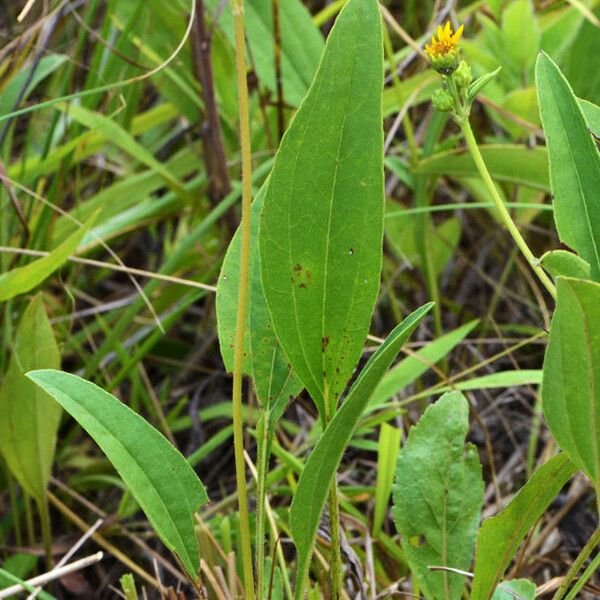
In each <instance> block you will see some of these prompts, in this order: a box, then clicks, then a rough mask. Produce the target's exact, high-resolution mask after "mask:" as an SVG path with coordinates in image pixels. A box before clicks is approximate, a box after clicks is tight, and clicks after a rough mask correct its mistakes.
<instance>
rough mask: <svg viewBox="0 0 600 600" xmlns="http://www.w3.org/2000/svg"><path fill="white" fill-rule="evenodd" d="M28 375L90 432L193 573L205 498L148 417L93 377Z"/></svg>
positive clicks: (47, 373) (196, 566)
mask: <svg viewBox="0 0 600 600" xmlns="http://www.w3.org/2000/svg"><path fill="white" fill-rule="evenodd" d="M27 376H28V377H29V379H31V380H32V381H33V382H34V383H36V384H37V385H38V386H39V387H40V388H42V389H43V390H45V391H46V392H47V393H49V394H50V395H51V396H52V397H53V398H54V399H55V400H56V401H57V402H58V403H59V404H61V405H62V407H63V408H64V409H65V410H66V411H67V412H68V413H69V414H70V415H71V416H72V417H73V418H74V419H75V420H76V421H77V422H78V423H79V424H80V425H81V426H82V427H83V428H84V429H85V430H86V431H87V432H88V433H89V435H90V436H91V437H92V438H94V440H95V441H96V443H97V444H98V445H99V446H100V448H101V449H102V450H103V451H104V453H105V454H106V456H107V457H108V459H109V460H110V461H111V462H112V464H113V465H114V467H115V469H116V470H117V471H118V472H119V475H121V477H122V478H123V481H124V482H125V483H126V485H127V486H128V487H129V489H130V490H131V493H132V494H133V496H134V497H135V499H136V500H137V501H138V503H139V505H140V506H141V507H142V510H143V511H144V512H145V513H146V516H147V517H148V519H149V521H150V522H151V523H152V525H153V526H154V529H156V532H157V534H158V535H159V537H160V538H161V539H162V541H163V542H164V544H165V545H166V546H167V548H169V549H170V550H172V551H173V552H175V554H177V556H178V557H179V559H180V560H181V562H182V564H183V565H184V567H185V569H186V570H187V572H188V574H189V575H190V577H191V578H192V579H196V577H197V575H198V569H199V556H198V544H197V541H196V535H195V533H194V512H196V510H198V508H199V507H200V506H202V504H204V503H206V502H207V501H208V498H207V496H206V492H205V491H204V486H203V485H202V483H201V482H200V480H199V479H198V477H197V475H196V473H194V471H193V469H192V468H191V467H190V465H189V464H188V463H187V461H186V460H185V458H184V457H183V456H182V455H181V454H180V453H179V452H178V451H177V450H176V449H175V448H174V447H173V446H172V445H171V444H170V443H169V442H168V441H167V440H166V439H165V437H163V435H162V434H161V433H159V432H158V431H157V430H156V429H154V428H153V427H152V426H151V425H150V424H149V423H148V422H147V421H145V420H144V419H143V418H142V417H140V416H139V415H138V414H136V413H134V412H133V411H132V410H131V409H130V408H129V407H128V406H126V405H125V404H123V403H122V402H120V401H119V400H117V399H116V398H115V397H114V396H112V395H111V394H109V393H108V392H105V391H104V390H103V389H101V388H99V387H98V386H96V385H94V384H93V383H90V382H89V381H86V380H84V379H81V378H80V377H76V376H75V375H71V374H69V373H63V372H61V371H53V370H42V371H32V372H30V373H28V374H27Z"/></svg>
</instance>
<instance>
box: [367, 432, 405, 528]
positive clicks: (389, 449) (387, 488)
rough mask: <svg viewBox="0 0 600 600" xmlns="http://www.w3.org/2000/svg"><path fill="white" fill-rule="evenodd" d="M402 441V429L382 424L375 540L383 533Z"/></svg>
mask: <svg viewBox="0 0 600 600" xmlns="http://www.w3.org/2000/svg"><path fill="white" fill-rule="evenodd" d="M401 439H402V430H401V429H398V428H397V427H392V426H391V425H389V424H388V423H382V424H381V428H380V429H379V441H378V443H377V483H376V484H375V514H374V515H373V537H374V538H375V539H377V537H378V535H379V533H380V532H381V526H382V525H383V519H384V517H385V514H386V512H387V507H388V502H389V499H390V494H391V493H392V484H393V483H394V473H395V471H396V459H397V458H398V452H400V440H401Z"/></svg>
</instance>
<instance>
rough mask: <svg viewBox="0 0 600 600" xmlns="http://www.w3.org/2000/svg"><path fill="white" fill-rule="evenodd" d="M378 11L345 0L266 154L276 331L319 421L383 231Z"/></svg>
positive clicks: (348, 371)
mask: <svg viewBox="0 0 600 600" xmlns="http://www.w3.org/2000/svg"><path fill="white" fill-rule="evenodd" d="M382 85H383V53H382V31H381V17H380V14H379V9H378V5H377V2H375V0H350V1H349V2H348V3H347V4H346V5H345V6H344V8H343V10H342V12H341V13H340V15H339V16H338V18H337V20H336V23H335V25H334V27H333V29H332V31H331V33H330V35H329V38H328V41H327V45H326V48H325V52H324V54H323V58H322V60H321V63H320V66H319V69H318V72H317V75H316V76H315V80H314V82H313V84H312V86H311V88H310V90H309V92H308V95H307V96H306V98H305V100H304V101H303V103H302V105H301V107H300V109H299V110H298V112H297V114H296V116H295V118H294V120H293V122H292V124H291V125H290V127H289V129H288V131H287V133H286V135H285V137H284V139H283V141H282V143H281V147H280V149H279V152H278V154H277V156H276V158H275V165H274V167H273V171H272V173H271V178H270V181H269V183H268V187H267V191H266V196H265V200H264V208H263V211H262V222H261V229H260V237H259V243H260V257H261V277H262V282H263V288H264V293H265V297H266V299H267V304H268V306H269V310H270V312H271V316H272V319H273V325H274V327H275V332H276V335H277V337H278V339H279V342H280V344H281V346H282V348H283V350H284V351H285V353H286V355H287V357H288V359H289V361H290V363H291V364H292V366H293V368H294V370H295V372H296V374H297V375H298V377H299V378H300V379H301V380H302V382H303V383H304V385H305V387H306V388H307V389H308V391H309V393H310V395H311V396H312V398H313V400H314V401H315V403H316V405H317V407H318V409H319V412H320V414H321V417H322V418H324V415H325V414H326V413H327V411H329V412H333V409H334V407H335V405H336V404H337V401H338V399H339V397H340V395H341V393H342V391H343V390H344V388H345V387H346V384H347V382H348V380H349V378H350V376H351V375H352V372H353V370H354V368H355V366H356V363H357V362H358V359H359V358H360V354H361V351H362V347H363V343H364V341H365V338H366V335H367V332H368V328H369V324H370V320H371V314H372V311H373V306H374V303H375V301H376V298H377V293H378V290H379V276H380V270H381V259H382V238H383V209H384V193H383V192H384V190H383V151H382V149H383V131H382V115H381V89H382Z"/></svg>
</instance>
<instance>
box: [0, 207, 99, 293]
mask: <svg viewBox="0 0 600 600" xmlns="http://www.w3.org/2000/svg"><path fill="white" fill-rule="evenodd" d="M95 218H96V216H95V215H92V217H90V219H89V220H88V221H87V222H86V223H85V224H84V225H83V226H82V227H80V228H79V229H78V230H77V231H75V233H72V234H71V235H70V236H69V237H68V238H67V239H66V240H65V241H64V242H63V243H62V244H60V246H58V247H56V248H55V249H54V250H53V251H52V252H51V253H50V254H48V256H44V258H39V259H37V260H34V261H33V262H32V263H30V264H28V265H25V266H24V267H17V268H15V269H12V270H11V271H8V272H7V273H3V274H2V275H0V302H1V301H4V300H9V299H10V298H14V297H15V296H18V295H19V294H25V293H27V292H29V291H31V290H32V289H33V288H35V287H37V286H38V285H39V284H40V283H42V282H43V281H44V280H45V279H47V278H48V277H49V276H50V275H51V274H52V273H53V272H54V271H56V269H58V268H59V267H60V266H61V265H62V264H63V263H65V262H66V260H67V259H68V258H69V256H71V255H72V254H75V251H76V250H77V248H78V246H79V244H80V242H81V240H82V239H83V237H84V236H85V234H86V233H87V232H88V230H89V228H90V227H91V226H92V223H93V222H94V220H95Z"/></svg>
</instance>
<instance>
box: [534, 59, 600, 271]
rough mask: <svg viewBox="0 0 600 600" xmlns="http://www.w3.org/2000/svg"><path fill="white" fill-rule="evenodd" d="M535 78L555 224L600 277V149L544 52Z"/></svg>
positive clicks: (569, 243) (567, 88) (561, 234)
mask: <svg viewBox="0 0 600 600" xmlns="http://www.w3.org/2000/svg"><path fill="white" fill-rule="evenodd" d="M536 81H537V87H538V99H539V105H540V114H541V117H542V124H543V126H544V133H545V134H546V145H547V147H548V156H549V159H550V181H551V184H552V193H553V195H554V201H553V203H554V218H555V220H556V228H557V229H558V234H559V236H560V239H561V241H562V242H564V243H565V244H567V245H568V246H570V247H571V248H573V250H575V251H576V252H577V254H579V256H580V257H581V258H582V259H583V260H585V261H586V262H587V263H589V265H590V269H591V276H592V279H595V280H600V197H599V196H598V190H600V154H598V149H597V148H596V145H595V143H594V141H593V139H592V136H591V135H590V132H589V131H588V127H587V123H586V120H585V117H584V115H583V113H582V112H581V108H580V107H579V103H578V100H577V98H576V97H575V95H574V94H573V90H572V89H571V86H570V85H569V83H568V82H567V80H566V79H565V78H564V76H563V74H562V73H561V72H560V70H559V68H558V67H557V66H556V64H555V63H554V62H553V61H552V59H551V58H550V57H549V56H548V55H546V54H544V53H543V52H542V53H540V55H539V57H538V60H537V64H536Z"/></svg>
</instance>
